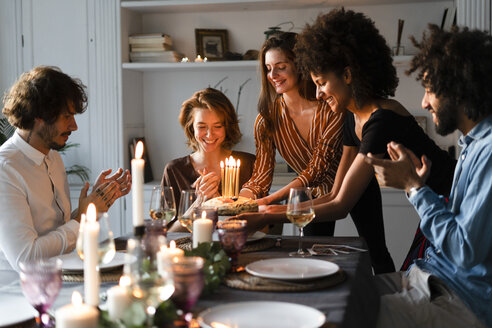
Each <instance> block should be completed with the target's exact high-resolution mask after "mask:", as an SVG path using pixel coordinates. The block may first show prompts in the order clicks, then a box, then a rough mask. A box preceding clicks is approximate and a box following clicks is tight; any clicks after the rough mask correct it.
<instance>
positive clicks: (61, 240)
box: [0, 66, 131, 283]
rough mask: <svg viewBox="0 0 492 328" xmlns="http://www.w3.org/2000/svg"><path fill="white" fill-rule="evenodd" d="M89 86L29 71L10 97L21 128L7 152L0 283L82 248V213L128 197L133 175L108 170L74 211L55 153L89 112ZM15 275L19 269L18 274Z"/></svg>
mask: <svg viewBox="0 0 492 328" xmlns="http://www.w3.org/2000/svg"><path fill="white" fill-rule="evenodd" d="M84 88H85V86H84V85H83V84H82V82H81V81H80V80H78V79H74V78H71V77H70V76H68V75H66V74H64V73H62V72H61V71H60V70H59V69H58V68H55V67H46V66H39V67H36V68H34V69H33V70H31V71H30V72H27V73H24V74H23V75H22V76H21V77H20V78H19V80H18V81H17V82H16V83H15V84H14V85H13V86H12V88H11V89H10V91H9V92H8V93H7V94H6V95H5V97H4V107H3V110H2V113H3V114H4V115H5V117H7V119H8V120H9V122H10V124H12V125H13V126H14V127H16V128H17V129H16V132H15V133H14V135H13V136H12V137H11V138H10V139H9V140H7V141H6V142H5V143H4V144H3V145H2V146H1V147H0V281H3V282H4V283H5V282H7V281H9V280H10V279H9V278H16V277H17V273H16V272H15V271H18V265H19V263H20V262H22V261H30V260H35V259H39V258H48V257H52V256H56V255H60V254H64V253H68V252H70V251H72V250H73V249H74V248H75V243H76V239H77V234H78V229H79V222H80V215H81V213H83V212H85V211H86V209H87V206H88V204H89V203H94V204H95V205H96V207H97V209H98V211H101V212H105V211H107V210H108V208H109V207H110V206H111V205H112V204H113V203H114V201H115V200H116V199H118V198H119V197H121V196H124V195H126V194H128V192H129V191H130V188H131V182H130V181H131V178H130V173H129V171H128V170H126V171H123V170H122V169H118V171H117V172H115V174H113V175H111V176H109V174H110V173H111V170H107V171H103V172H102V173H101V174H100V175H99V177H98V178H97V180H96V183H95V184H94V187H93V189H92V192H91V193H90V194H87V192H88V189H89V183H87V182H86V183H85V185H84V187H83V188H82V191H81V193H80V197H79V207H78V209H75V210H74V211H73V212H72V211H71V206H70V194H69V188H68V182H67V177H66V173H65V167H64V165H63V161H62V159H61V157H60V154H59V153H58V152H57V151H56V150H58V149H61V148H62V147H63V146H65V144H66V142H67V140H68V137H69V136H70V134H71V133H72V131H75V130H77V123H76V122H75V118H74V115H75V114H80V113H82V112H84V111H85V109H86V106H87V96H86V94H85V90H84ZM14 270H15V271H14Z"/></svg>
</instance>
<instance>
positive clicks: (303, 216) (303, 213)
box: [286, 187, 314, 257]
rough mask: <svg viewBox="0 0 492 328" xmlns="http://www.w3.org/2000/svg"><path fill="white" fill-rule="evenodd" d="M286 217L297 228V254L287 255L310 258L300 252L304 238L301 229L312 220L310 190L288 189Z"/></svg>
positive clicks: (307, 253) (305, 253)
mask: <svg viewBox="0 0 492 328" xmlns="http://www.w3.org/2000/svg"><path fill="white" fill-rule="evenodd" d="M286 215H287V218H288V219H289V221H290V222H292V223H293V224H294V225H296V226H297V227H298V228H299V249H298V250H297V252H292V253H289V256H297V257H306V256H311V254H310V253H309V252H305V251H303V250H302V237H303V236H304V230H303V229H304V227H305V226H307V225H308V224H309V222H311V221H312V220H313V219H314V209H313V198H312V196H311V188H307V187H296V188H290V193H289V200H288V202H287V213H286Z"/></svg>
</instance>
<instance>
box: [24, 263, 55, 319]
mask: <svg viewBox="0 0 492 328" xmlns="http://www.w3.org/2000/svg"><path fill="white" fill-rule="evenodd" d="M19 268H20V273H19V275H20V281H21V287H22V292H23V293H24V296H25V297H26V298H27V300H28V301H29V303H30V304H31V305H32V306H33V307H34V308H35V309H36V310H37V311H38V312H39V317H37V318H36V323H37V326H38V327H54V326H55V325H54V322H52V321H51V320H50V316H49V315H48V313H47V310H48V309H49V308H50V307H51V305H52V304H53V302H54V301H55V299H56V297H57V296H58V293H59V292H60V289H61V286H62V275H61V273H62V261H61V260H60V259H58V258H51V259H40V260H36V261H32V262H21V263H20V264H19Z"/></svg>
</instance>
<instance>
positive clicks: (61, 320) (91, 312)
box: [55, 291, 99, 328]
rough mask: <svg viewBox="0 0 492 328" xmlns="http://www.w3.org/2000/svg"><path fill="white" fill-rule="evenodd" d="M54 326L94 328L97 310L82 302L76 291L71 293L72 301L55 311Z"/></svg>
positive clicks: (96, 321) (96, 322) (97, 314)
mask: <svg viewBox="0 0 492 328" xmlns="http://www.w3.org/2000/svg"><path fill="white" fill-rule="evenodd" d="M55 320H56V328H94V327H97V326H98V321H99V311H98V310H97V309H96V308H95V307H92V306H89V305H87V304H84V303H82V296H81V295H80V293H79V292H78V291H74V292H73V293H72V303H71V304H67V305H65V306H63V307H61V308H59V309H58V310H56V312H55Z"/></svg>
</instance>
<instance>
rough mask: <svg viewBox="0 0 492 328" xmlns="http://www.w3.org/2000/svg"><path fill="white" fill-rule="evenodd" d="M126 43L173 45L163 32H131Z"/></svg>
mask: <svg viewBox="0 0 492 328" xmlns="http://www.w3.org/2000/svg"><path fill="white" fill-rule="evenodd" d="M128 43H129V44H130V45H134V44H167V45H168V46H172V45H173V40H172V39H171V37H170V36H169V35H167V34H164V33H147V34H132V35H130V36H129V37H128Z"/></svg>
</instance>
